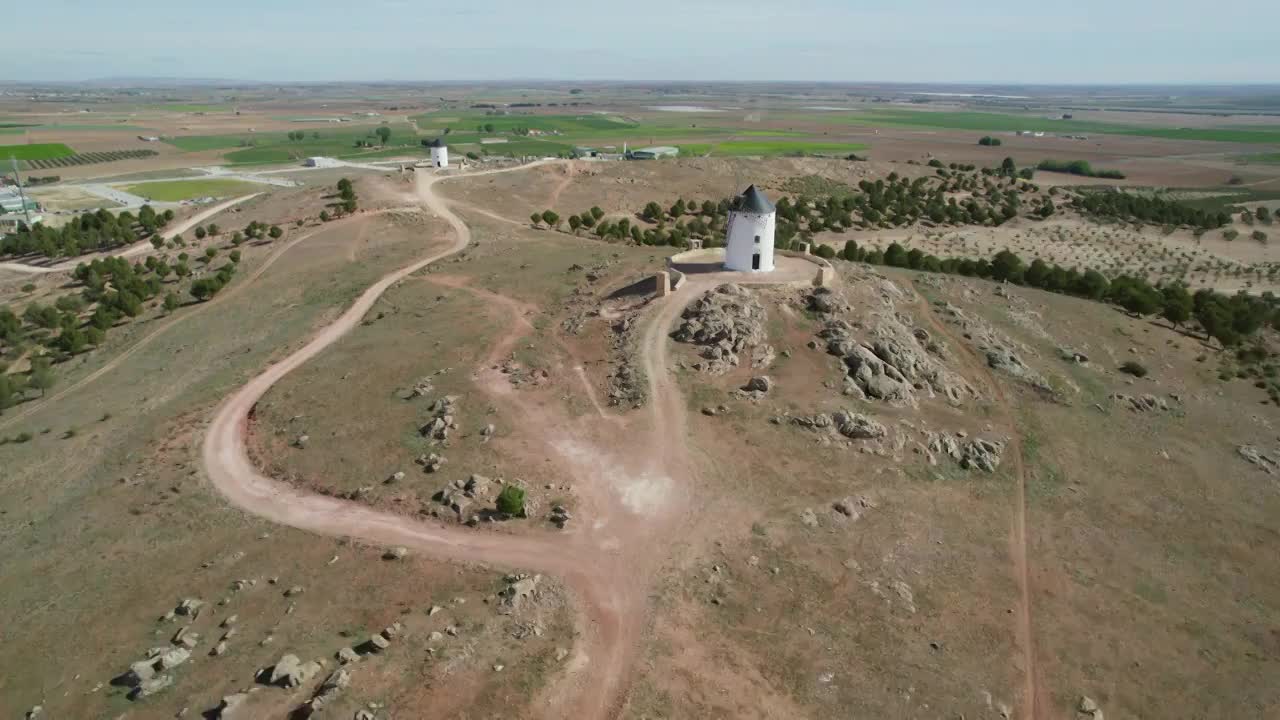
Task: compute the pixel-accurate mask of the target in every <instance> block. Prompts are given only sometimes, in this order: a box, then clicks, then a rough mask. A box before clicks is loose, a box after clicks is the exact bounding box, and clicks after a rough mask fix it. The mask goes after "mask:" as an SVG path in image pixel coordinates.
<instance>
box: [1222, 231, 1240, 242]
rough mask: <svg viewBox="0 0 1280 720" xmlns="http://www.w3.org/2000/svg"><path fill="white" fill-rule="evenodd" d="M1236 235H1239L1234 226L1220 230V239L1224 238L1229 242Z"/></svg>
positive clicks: (1236, 236)
mask: <svg viewBox="0 0 1280 720" xmlns="http://www.w3.org/2000/svg"><path fill="white" fill-rule="evenodd" d="M1238 237H1240V231H1239V230H1236V229H1235V228H1228V229H1226V230H1223V231H1222V239H1223V240H1226V241H1227V242H1231V241H1232V240H1235V239H1236V238H1238Z"/></svg>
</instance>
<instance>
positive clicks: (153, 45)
mask: <svg viewBox="0 0 1280 720" xmlns="http://www.w3.org/2000/svg"><path fill="white" fill-rule="evenodd" d="M33 14H38V15H39V16H41V17H45V18H49V19H54V18H56V38H53V37H51V36H50V35H49V34H48V33H42V32H23V33H14V34H12V37H6V39H5V43H3V44H0V73H3V74H4V75H5V76H7V77H9V78H12V79H13V80H12V81H13V82H35V83H52V82H82V83H83V82H91V81H92V79H93V78H102V77H107V78H110V77H155V76H164V77H170V78H188V79H201V78H229V79H231V78H255V77H272V78H291V80H287V81H286V80H279V79H276V80H272V81H270V82H271V83H277V84H279V83H304V82H371V81H369V80H368V78H370V77H380V78H382V79H383V81H385V82H428V81H424V80H421V78H424V77H436V78H450V79H452V80H453V81H457V82H495V81H496V80H495V78H502V77H510V76H511V73H512V71H513V70H516V69H518V71H519V73H520V75H522V76H524V77H538V78H557V79H563V80H564V81H567V82H571V81H582V82H586V81H588V77H587V76H594V77H596V78H601V77H603V78H616V79H617V80H618V81H621V82H640V81H643V80H642V79H643V78H654V77H669V78H680V79H681V80H683V81H693V82H725V81H726V80H727V79H742V78H752V79H753V81H757V82H783V81H789V80H791V79H794V78H810V80H794V81H795V82H850V81H849V80H847V79H846V78H850V77H884V78H895V79H892V80H884V81H881V82H900V83H975V82H979V83H982V84H997V85H1067V86H1081V85H1085V86H1087V85H1093V84H1098V83H1100V82H1105V83H1106V84H1108V85H1121V86H1123V85H1133V84H1138V85H1161V84H1176V85H1184V84H1186V85H1206V84H1207V85H1237V84H1240V85H1252V84H1268V83H1274V82H1276V69H1277V68H1280V44H1278V43H1276V42H1275V33H1276V29H1277V28H1280V3H1275V2H1262V0H1244V1H1243V2H1240V3H1233V4H1227V5H1223V6H1217V7H1215V8H1214V9H1213V11H1212V12H1206V11H1205V10H1204V7H1203V5H1202V4H1200V3H1193V2H1191V1H1190V0H1170V1H1169V2H1167V3H1164V4H1162V5H1160V6H1159V8H1152V7H1151V6H1150V5H1149V4H1148V3H1142V2H1136V1H1135V0H1081V1H1080V2H1078V3H1075V4H1073V5H1071V6H1069V7H1067V6H1061V7H1058V6H1043V5H1037V4H1029V3H1022V2H1016V1H1015V0H991V2H988V3H982V4H980V5H976V6H970V5H963V4H956V3H951V2H947V1H946V0H906V1H905V2H902V3H897V4H892V5H889V4H885V3H881V2H872V1H871V0H791V1H790V2H787V3H782V4H776V5H766V4H758V3H742V2H733V1H731V0H651V2H649V3H647V4H646V5H645V6H644V7H643V8H642V9H638V10H637V11H635V12H631V13H627V14H624V15H620V14H619V13H618V12H617V10H616V9H614V8H612V7H610V6H608V4H607V3H592V2H586V0H544V2H542V3H539V4H537V5H536V6H530V5H528V4H527V3H524V2H519V1H518V0H489V2H487V3H484V4H483V5H475V6H460V5H457V4H450V3H443V2H436V1H434V0H363V2H361V3H360V4H359V6H358V7H354V8H353V7H352V6H350V5H349V4H347V3H343V2H339V0H310V1H309V2H308V3H306V4H303V3H299V2H295V1H293V0H225V2H223V3H222V4H220V5H219V6H217V7H216V8H214V7H210V6H204V5H198V4H195V3H168V2H162V1H161V0H134V2H130V3H125V4H119V3H84V2H80V1H79V0H46V2H44V3H43V4H41V5H40V7H39V8H38V13H33ZM14 15H15V16H18V17H21V16H20V15H18V14H17V13H15V14H14ZM1135 29H1138V30H1140V32H1135ZM51 40H54V41H53V42H51ZM972 78H987V79H984V80H980V81H975V80H973V79H972ZM244 81H245V82H251V81H250V80H244Z"/></svg>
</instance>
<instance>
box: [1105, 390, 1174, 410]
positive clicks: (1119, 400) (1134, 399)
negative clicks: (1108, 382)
mask: <svg viewBox="0 0 1280 720" xmlns="http://www.w3.org/2000/svg"><path fill="white" fill-rule="evenodd" d="M1110 397H1111V400H1113V401H1115V403H1116V404H1118V405H1120V406H1121V407H1125V408H1128V409H1129V410H1132V411H1133V412H1153V411H1156V410H1168V409H1169V402H1168V401H1167V400H1165V399H1164V398H1161V397H1157V396H1155V395H1152V394H1150V393H1148V394H1145V395H1138V396H1133V395H1125V394H1124V393H1112V394H1111V396H1110Z"/></svg>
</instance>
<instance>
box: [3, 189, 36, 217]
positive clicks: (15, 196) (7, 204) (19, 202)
mask: <svg viewBox="0 0 1280 720" xmlns="http://www.w3.org/2000/svg"><path fill="white" fill-rule="evenodd" d="M0 209H3V210H4V212H5V213H20V212H22V211H24V210H33V211H34V210H39V209H40V204H39V203H37V202H36V201H35V200H32V199H31V198H27V199H26V200H23V199H22V195H21V194H19V193H18V190H17V189H16V188H9V187H5V188H0Z"/></svg>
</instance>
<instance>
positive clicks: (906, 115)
mask: <svg viewBox="0 0 1280 720" xmlns="http://www.w3.org/2000/svg"><path fill="white" fill-rule="evenodd" d="M814 117H821V118H822V119H825V120H829V121H831V122H843V123H849V124H854V125H879V126H883V127H927V128H938V129H944V130H972V131H974V132H1016V131H1018V130H1043V131H1045V132H1052V133H1070V134H1073V135H1081V134H1091V133H1102V134H1112V135H1136V136H1141V137H1157V138H1166V139H1170V140H1202V141H1212V142H1232V143H1256V144H1263V145H1265V144H1280V129H1276V130H1265V129H1262V130H1245V129H1240V128H1162V127H1151V126H1144V125H1125V124H1120V123H1101V122H1093V121H1089V120H1051V119H1049V118H1046V117H1044V116H1043V115H1014V114H1005V113H984V112H930V111H924V110H870V111H866V112H858V113H835V112H832V113H823V114H822V115H821V116H814Z"/></svg>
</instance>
